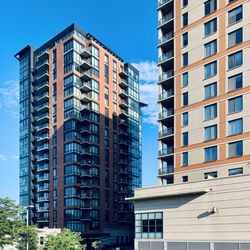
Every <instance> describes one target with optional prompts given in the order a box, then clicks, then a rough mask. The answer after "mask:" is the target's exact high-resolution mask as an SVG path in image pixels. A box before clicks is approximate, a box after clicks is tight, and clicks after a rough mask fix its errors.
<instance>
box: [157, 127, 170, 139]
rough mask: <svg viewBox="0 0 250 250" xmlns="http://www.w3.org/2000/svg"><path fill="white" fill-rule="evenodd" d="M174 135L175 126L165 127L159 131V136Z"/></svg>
mask: <svg viewBox="0 0 250 250" xmlns="http://www.w3.org/2000/svg"><path fill="white" fill-rule="evenodd" d="M173 135H174V128H165V129H163V130H162V131H160V132H159V138H163V137H168V136H173Z"/></svg>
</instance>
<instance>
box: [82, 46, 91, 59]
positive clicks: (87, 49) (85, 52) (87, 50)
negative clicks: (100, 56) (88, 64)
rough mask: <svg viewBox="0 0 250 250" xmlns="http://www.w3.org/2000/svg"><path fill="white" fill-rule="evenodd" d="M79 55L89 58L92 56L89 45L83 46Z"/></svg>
mask: <svg viewBox="0 0 250 250" xmlns="http://www.w3.org/2000/svg"><path fill="white" fill-rule="evenodd" d="M81 56H82V57H83V58H89V57H91V56H92V52H91V47H84V49H83V51H82V52H81Z"/></svg>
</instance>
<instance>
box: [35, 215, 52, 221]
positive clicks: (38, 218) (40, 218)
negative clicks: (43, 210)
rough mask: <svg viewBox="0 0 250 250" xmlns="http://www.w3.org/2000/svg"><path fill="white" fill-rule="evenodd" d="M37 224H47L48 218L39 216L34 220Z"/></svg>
mask: <svg viewBox="0 0 250 250" xmlns="http://www.w3.org/2000/svg"><path fill="white" fill-rule="evenodd" d="M36 220H37V222H38V223H39V222H49V216H46V217H45V216H39V217H37V218H36Z"/></svg>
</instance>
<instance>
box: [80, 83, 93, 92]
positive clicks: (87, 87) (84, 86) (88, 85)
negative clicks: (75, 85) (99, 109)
mask: <svg viewBox="0 0 250 250" xmlns="http://www.w3.org/2000/svg"><path fill="white" fill-rule="evenodd" d="M91 89H92V88H91V81H89V82H83V84H82V86H81V90H82V91H83V92H89V91H91Z"/></svg>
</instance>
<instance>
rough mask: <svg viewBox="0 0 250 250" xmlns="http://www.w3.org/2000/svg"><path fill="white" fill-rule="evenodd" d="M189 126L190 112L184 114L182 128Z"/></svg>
mask: <svg viewBox="0 0 250 250" xmlns="http://www.w3.org/2000/svg"><path fill="white" fill-rule="evenodd" d="M187 125H188V112H185V113H183V114H182V126H187Z"/></svg>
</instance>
